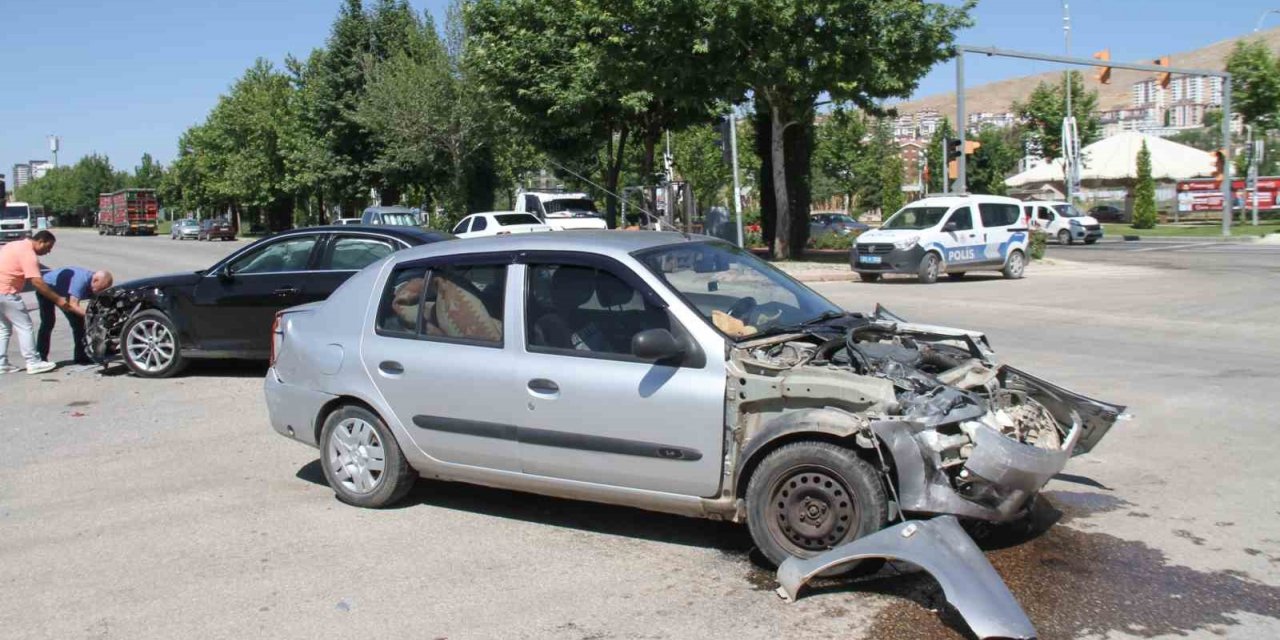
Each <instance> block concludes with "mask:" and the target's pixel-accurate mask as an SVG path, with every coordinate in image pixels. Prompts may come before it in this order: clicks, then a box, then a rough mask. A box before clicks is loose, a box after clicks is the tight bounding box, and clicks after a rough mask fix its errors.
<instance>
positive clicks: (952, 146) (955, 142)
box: [943, 138, 960, 160]
mask: <svg viewBox="0 0 1280 640" xmlns="http://www.w3.org/2000/svg"><path fill="white" fill-rule="evenodd" d="M943 144H944V145H946V149H947V160H955V159H956V158H959V157H960V140H959V139H958V138H947V139H946V141H945V142H943Z"/></svg>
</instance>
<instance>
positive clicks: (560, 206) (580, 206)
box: [542, 198, 598, 218]
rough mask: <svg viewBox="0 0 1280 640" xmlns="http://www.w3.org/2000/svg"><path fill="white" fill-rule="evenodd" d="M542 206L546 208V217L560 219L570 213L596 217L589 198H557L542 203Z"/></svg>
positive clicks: (593, 205) (592, 203) (594, 206)
mask: <svg viewBox="0 0 1280 640" xmlns="http://www.w3.org/2000/svg"><path fill="white" fill-rule="evenodd" d="M542 206H544V207H546V209H547V215H549V216H556V217H561V218H563V217H566V216H567V215H569V214H571V213H576V214H588V215H598V214H596V203H595V202H593V201H592V200H591V198H559V199H556V200H548V201H546V202H544V203H542Z"/></svg>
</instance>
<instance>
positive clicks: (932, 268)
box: [927, 254, 938, 280]
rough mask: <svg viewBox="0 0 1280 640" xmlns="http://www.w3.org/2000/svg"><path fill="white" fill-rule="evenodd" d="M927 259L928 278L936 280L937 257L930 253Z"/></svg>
mask: <svg viewBox="0 0 1280 640" xmlns="http://www.w3.org/2000/svg"><path fill="white" fill-rule="evenodd" d="M927 260H928V261H929V268H928V273H929V279H930V280H937V279H938V258H937V256H934V255H932V254H930V255H929V257H928V258H927Z"/></svg>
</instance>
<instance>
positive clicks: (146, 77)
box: [0, 0, 1280, 186]
mask: <svg viewBox="0 0 1280 640" xmlns="http://www.w3.org/2000/svg"><path fill="white" fill-rule="evenodd" d="M948 3H949V4H957V2H948ZM411 4H412V5H413V6H414V7H415V8H416V9H418V10H419V11H431V13H432V14H433V15H434V16H435V18H436V22H437V24H442V23H443V21H444V12H445V7H446V5H447V0H411ZM338 7H339V0H272V1H270V2H263V1H262V0H218V1H217V2H207V1H206V2H190V1H188V0H110V1H108V2H103V1H102V0H58V1H54V0H50V1H46V2H32V1H30V0H0V173H3V174H5V175H6V176H7V179H8V181H9V184H10V186H12V181H13V177H12V173H13V171H12V168H13V165H14V164H15V163H19V162H26V161H28V160H31V159H42V160H52V156H51V154H50V153H49V147H48V141H47V136H48V135H50V134H56V135H58V136H60V137H61V138H62V147H61V150H60V152H59V154H58V160H59V162H60V163H61V164H67V163H72V162H74V161H75V160H76V159H78V158H80V157H81V156H83V155H86V154H88V153H95V152H96V153H100V154H105V155H107V156H108V157H109V158H110V159H111V162H112V164H113V165H115V166H116V168H118V169H126V170H132V168H133V167H134V166H135V165H137V164H138V162H139V159H140V158H141V157H142V154H143V152H149V153H151V154H152V156H154V157H155V158H157V159H158V160H160V161H162V162H169V161H171V160H172V159H173V156H174V153H175V151H176V148H177V140H178V136H179V135H180V134H181V133H182V132H183V131H184V130H185V129H186V128H187V127H189V126H191V125H193V124H197V123H199V122H200V121H202V120H203V119H204V118H205V116H206V115H207V114H208V113H209V110H210V109H211V108H212V107H213V105H214V104H215V102H216V101H217V99H218V96H219V95H220V94H222V93H223V92H225V91H226V90H227V89H228V88H229V87H230V86H231V84H232V82H234V80H235V79H236V78H237V77H239V76H240V74H242V73H243V72H244V70H245V69H246V68H248V67H249V66H250V65H251V64H252V63H253V61H254V59H255V58H258V57H263V58H266V59H268V60H270V61H272V62H273V63H275V64H277V65H281V64H282V63H283V60H284V58H285V56H286V55H288V54H291V53H292V54H294V55H297V56H299V57H305V56H306V54H307V53H309V52H310V51H311V50H312V49H313V48H316V47H319V46H323V44H324V41H325V39H326V38H327V36H328V33H329V26H330V24H331V23H332V21H333V18H334V17H335V16H336V15H337V12H338ZM1070 9H1071V17H1072V44H1071V53H1072V54H1073V55H1076V56H1080V57H1088V56H1089V55H1090V54H1091V53H1092V52H1094V51H1098V50H1100V49H1103V48H1107V47H1110V48H1111V55H1112V59H1113V60H1146V59H1149V58H1151V57H1154V56H1158V55H1160V54H1166V53H1176V52H1179V51H1187V50H1190V49H1196V48H1199V47H1202V46H1205V45H1207V44H1211V43H1213V42H1217V41H1219V40H1224V39H1227V38H1230V37H1232V36H1237V35H1241V34H1246V33H1248V32H1250V31H1252V30H1253V28H1254V26H1255V24H1256V23H1257V21H1258V18H1259V16H1260V15H1262V14H1263V12H1264V11H1267V10H1268V9H1280V0H1219V1H1218V2H1209V1H1207V0H1074V1H1072V2H1070ZM973 17H974V21H975V25H974V27H972V28H971V29H968V30H966V31H965V32H963V33H961V34H960V36H959V42H961V43H964V44H973V45H982V46H987V45H994V46H1000V47H1004V48H1009V49H1020V50H1026V51H1040V52H1046V53H1054V54H1061V53H1062V52H1063V47H1064V43H1063V37H1062V35H1063V34H1062V3H1061V2H1060V1H1057V0H980V2H979V3H978V7H977V8H976V10H975V11H974V13H973ZM1276 26H1280V14H1276V15H1269V16H1267V17H1266V21H1265V27H1276ZM1265 27H1264V28H1265ZM1054 68H1055V67H1054V66H1053V65H1049V64H1043V63H1033V62H1028V61H1012V60H1000V59H996V58H983V59H980V60H979V59H975V58H973V57H972V56H970V58H969V59H968V60H967V63H966V65H965V76H966V84H968V85H971V86H972V85H976V84H980V83H983V82H989V81H993V80H999V79H1002V78H1006V77H1013V76H1019V75H1025V74H1030V73H1038V72H1041V71H1049V70H1053V69H1054ZM954 83H955V69H954V65H953V64H951V63H944V64H942V65H939V66H938V67H935V68H934V69H933V71H932V72H930V73H929V74H928V75H927V76H926V77H925V78H923V79H922V80H921V82H920V88H919V90H918V91H917V95H930V94H934V93H943V92H947V91H950V90H951V89H952V88H953V87H954Z"/></svg>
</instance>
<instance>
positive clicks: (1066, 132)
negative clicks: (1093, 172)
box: [1062, 0, 1079, 204]
mask: <svg viewBox="0 0 1280 640" xmlns="http://www.w3.org/2000/svg"><path fill="white" fill-rule="evenodd" d="M1062 37H1063V41H1064V45H1065V52H1064V53H1063V55H1065V56H1067V57H1070V56H1071V7H1070V6H1068V5H1067V0H1062ZM1063 83H1064V84H1065V85H1066V95H1067V111H1066V114H1065V115H1064V116H1063V118H1062V182H1063V183H1064V185H1065V189H1066V195H1067V203H1068V204H1071V203H1072V202H1073V201H1072V199H1071V198H1072V196H1073V195H1075V194H1074V193H1073V192H1074V191H1075V181H1076V176H1077V175H1079V174H1078V173H1077V171H1076V166H1077V165H1076V163H1077V162H1078V161H1079V160H1078V159H1077V158H1076V156H1075V150H1076V147H1077V144H1076V137H1075V136H1076V127H1075V117H1074V114H1073V112H1072V111H1071V70H1070V69H1067V70H1065V71H1063Z"/></svg>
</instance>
